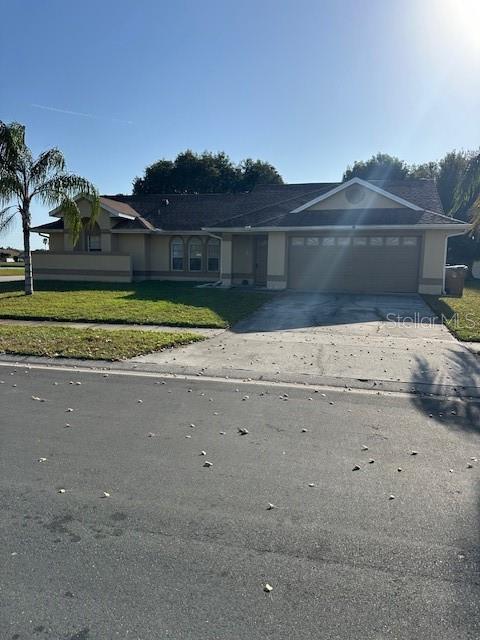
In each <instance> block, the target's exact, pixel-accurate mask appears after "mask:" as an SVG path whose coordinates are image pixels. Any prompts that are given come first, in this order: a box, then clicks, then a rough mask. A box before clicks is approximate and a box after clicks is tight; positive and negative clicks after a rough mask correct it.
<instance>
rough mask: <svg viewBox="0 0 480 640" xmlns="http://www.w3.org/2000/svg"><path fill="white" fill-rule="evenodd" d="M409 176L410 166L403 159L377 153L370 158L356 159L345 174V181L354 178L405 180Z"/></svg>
mask: <svg viewBox="0 0 480 640" xmlns="http://www.w3.org/2000/svg"><path fill="white" fill-rule="evenodd" d="M407 177H408V167H407V165H406V163H405V162H404V161H403V160H400V159H399V158H397V157H396V156H390V155H388V153H377V155H375V156H372V157H371V158H370V159H369V160H356V161H355V162H354V163H353V166H348V167H347V168H346V170H345V173H344V174H343V181H344V182H346V181H347V180H351V179H352V178H361V179H362V180H404V179H405V178H407Z"/></svg>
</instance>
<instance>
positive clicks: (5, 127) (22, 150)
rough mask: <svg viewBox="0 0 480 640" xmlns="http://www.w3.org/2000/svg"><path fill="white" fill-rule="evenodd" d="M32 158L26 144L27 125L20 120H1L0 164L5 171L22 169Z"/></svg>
mask: <svg viewBox="0 0 480 640" xmlns="http://www.w3.org/2000/svg"><path fill="white" fill-rule="evenodd" d="M31 160H32V154H31V152H30V149H29V148H28V147H27V145H26V144H25V127H24V125H22V124H20V123H19V122H11V123H10V124H6V123H5V122H2V121H0V166H2V169H3V170H4V171H5V170H6V171H18V170H22V169H23V168H24V167H25V165H26V164H27V163H29V162H31Z"/></svg>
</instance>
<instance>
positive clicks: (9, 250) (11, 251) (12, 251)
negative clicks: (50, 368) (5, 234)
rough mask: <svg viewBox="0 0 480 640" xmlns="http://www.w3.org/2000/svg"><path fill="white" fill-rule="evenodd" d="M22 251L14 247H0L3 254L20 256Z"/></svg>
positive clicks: (0, 252)
mask: <svg viewBox="0 0 480 640" xmlns="http://www.w3.org/2000/svg"><path fill="white" fill-rule="evenodd" d="M21 253H22V252H21V251H19V250H18V249H12V248H11V247H0V254H1V255H2V256H11V257H12V258H15V257H18V256H19V255H20V254H21Z"/></svg>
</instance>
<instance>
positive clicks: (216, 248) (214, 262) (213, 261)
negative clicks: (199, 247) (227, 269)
mask: <svg viewBox="0 0 480 640" xmlns="http://www.w3.org/2000/svg"><path fill="white" fill-rule="evenodd" d="M207 271H220V240H217V238H209V240H208V242H207Z"/></svg>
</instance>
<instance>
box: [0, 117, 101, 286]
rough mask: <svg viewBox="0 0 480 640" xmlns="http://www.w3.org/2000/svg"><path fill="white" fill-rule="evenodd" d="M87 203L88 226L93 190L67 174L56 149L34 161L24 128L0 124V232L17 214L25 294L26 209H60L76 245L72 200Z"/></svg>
mask: <svg viewBox="0 0 480 640" xmlns="http://www.w3.org/2000/svg"><path fill="white" fill-rule="evenodd" d="M79 194H83V195H85V196H87V197H88V198H89V199H90V200H91V206H92V215H91V218H90V224H93V223H94V222H95V219H96V217H97V215H98V211H99V198H98V193H97V190H96V189H95V187H94V186H93V185H92V184H91V182H89V181H88V180H86V179H85V178H81V177H80V176H77V175H74V174H72V173H67V171H66V168H65V158H64V156H63V154H62V152H61V151H60V150H59V149H56V148H53V149H48V150H47V151H44V152H43V153H41V154H40V155H39V156H38V157H37V158H34V157H33V155H32V152H31V151H30V149H29V148H28V147H27V145H26V143H25V127H24V126H23V125H21V124H19V123H17V122H12V123H10V124H5V123H4V122H2V121H0V207H3V208H1V209H0V231H2V229H6V228H8V227H9V225H10V224H11V223H12V222H13V220H14V218H15V216H16V215H17V214H18V215H20V217H21V220H22V230H23V246H24V252H25V294H26V295H31V294H32V293H33V279H32V258H31V252H30V227H31V222H32V216H31V212H30V205H31V203H32V201H33V200H38V201H40V202H41V203H42V204H44V205H46V206H48V207H55V206H61V207H62V211H63V213H64V219H65V220H66V222H67V223H68V224H69V226H70V228H71V233H72V237H73V241H74V242H76V241H77V240H78V237H79V235H80V231H81V229H82V218H81V214H80V211H79V209H78V206H77V203H76V202H75V199H74V198H75V197H76V196H77V195H79Z"/></svg>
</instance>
